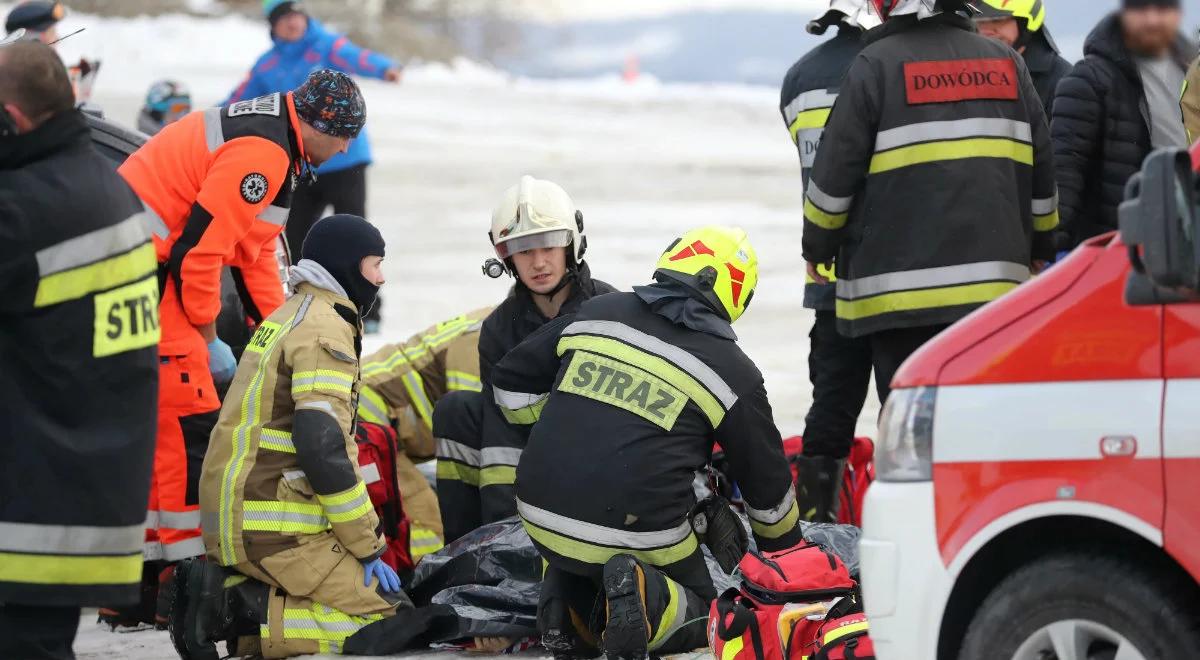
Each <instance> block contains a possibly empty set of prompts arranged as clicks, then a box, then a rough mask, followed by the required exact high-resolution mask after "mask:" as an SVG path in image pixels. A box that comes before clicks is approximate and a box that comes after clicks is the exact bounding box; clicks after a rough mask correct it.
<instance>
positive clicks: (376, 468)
mask: <svg viewBox="0 0 1200 660" xmlns="http://www.w3.org/2000/svg"><path fill="white" fill-rule="evenodd" d="M354 439H355V441H356V442H357V443H358V468H359V471H360V472H362V476H363V480H364V481H366V482H367V494H368V495H370V496H371V504H373V505H375V513H376V514H378V516H379V523H380V525H381V526H382V527H383V539H384V540H385V541H387V548H386V549H385V550H384V552H383V556H382V557H381V559H383V561H385V562H386V563H387V564H388V565H389V566H391V567H392V568H393V569H395V570H396V571H397V572H400V571H411V570H412V569H413V566H414V562H413V559H412V552H411V551H410V546H409V524H410V523H409V520H408V516H406V515H404V503H403V502H401V501H400V499H401V498H400V485H399V483H398V482H397V480H396V431H395V429H393V428H392V427H390V426H383V425H382V424H371V423H369V422H359V423H358V426H357V427H355V429H354Z"/></svg>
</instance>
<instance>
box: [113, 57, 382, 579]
mask: <svg viewBox="0 0 1200 660" xmlns="http://www.w3.org/2000/svg"><path fill="white" fill-rule="evenodd" d="M366 118H367V117H366V106H365V104H364V102H363V98H362V94H361V93H360V92H359V89H358V87H357V85H355V83H354V82H353V81H352V80H351V79H350V78H349V77H348V76H346V75H345V74H342V73H339V72H335V71H331V70H322V71H317V72H314V73H313V74H312V75H311V76H309V78H308V80H307V81H305V83H304V84H303V85H301V86H300V87H299V88H297V89H296V90H295V91H293V92H289V93H286V94H279V93H277V94H269V95H267V96H261V97H259V98H256V99H250V100H247V101H241V102H238V103H234V104H232V105H229V106H226V107H219V108H211V109H209V110H205V111H202V112H195V113H192V114H190V115H188V116H187V117H185V118H183V119H181V120H179V121H177V122H175V123H174V124H171V125H169V126H167V127H166V128H164V129H163V130H162V132H160V133H159V134H157V135H155V136H154V137H152V138H151V139H150V141H148V142H147V143H146V144H145V146H143V147H142V148H141V149H139V150H138V151H137V152H136V153H134V154H133V155H132V156H130V157H129V160H127V161H126V162H125V164H124V165H123V166H122V167H121V168H120V170H119V171H120V173H121V175H122V176H124V177H125V180H126V181H128V182H129V185H130V186H131V187H133V189H134V191H135V192H137V194H138V196H139V197H141V198H142V201H143V202H144V203H145V204H146V207H147V210H148V212H149V215H150V216H151V223H152V225H153V226H152V231H153V233H154V248H155V252H156V254H157V257H158V268H159V281H160V284H161V286H160V289H161V291H162V300H161V302H160V303H159V314H160V319H161V325H162V342H161V344H160V346H159V377H160V385H159V402H158V406H159V418H158V443H157V450H156V454H155V460H154V480H153V483H152V487H151V495H150V507H149V508H150V511H149V516H148V521H147V527H148V528H149V530H150V534H148V535H147V538H153V537H154V536H155V535H154V532H155V531H157V540H156V541H149V542H148V543H147V545H146V549H145V559H146V561H153V560H157V559H163V560H166V561H168V562H174V561H178V560H181V559H184V558H187V557H194V556H199V555H203V554H204V542H203V540H202V539H201V536H200V508H199V496H198V491H199V477H200V466H201V463H202V462H203V460H204V453H205V450H206V449H207V447H208V436H209V433H210V432H211V431H212V428H213V426H214V424H215V423H216V420H217V413H218V410H219V408H220V406H221V402H220V401H219V399H218V396H217V391H216V384H217V383H221V384H225V383H226V382H227V381H229V380H230V379H232V377H233V374H234V370H235V368H236V366H237V364H236V361H235V360H234V357H233V353H232V351H231V350H230V348H229V346H228V345H227V344H225V343H224V342H222V341H221V340H220V339H218V338H217V334H216V325H215V321H216V319H217V316H218V314H219V313H220V311H221V301H220V289H221V269H222V268H223V267H224V266H230V267H232V268H233V269H234V272H235V274H236V278H237V279H238V280H239V289H240V290H242V291H244V292H246V293H248V294H249V295H248V296H247V295H243V296H242V297H243V300H244V302H246V303H247V305H246V307H247V311H248V312H249V315H250V316H251V318H253V319H255V320H258V321H261V320H262V318H263V317H265V316H267V315H269V314H270V313H271V312H273V311H274V310H275V308H276V307H279V306H280V305H281V304H283V284H282V282H280V279H279V269H278V265H277V263H276V261H275V243H276V239H277V237H278V236H279V234H280V232H282V231H283V226H284V222H285V220H286V219H287V217H288V209H289V207H290V205H291V198H292V192H293V191H294V190H295V189H296V185H297V184H298V182H299V181H300V179H301V178H302V177H304V176H309V172H310V171H311V170H312V169H313V168H315V167H317V166H319V165H320V164H321V163H323V162H325V161H326V160H328V159H329V158H331V157H333V156H334V155H335V154H338V153H341V152H344V151H345V150H346V148H347V145H348V144H349V143H350V140H351V139H353V138H354V137H355V136H356V135H358V132H359V131H360V130H361V129H362V126H363V123H364V122H365V121H366Z"/></svg>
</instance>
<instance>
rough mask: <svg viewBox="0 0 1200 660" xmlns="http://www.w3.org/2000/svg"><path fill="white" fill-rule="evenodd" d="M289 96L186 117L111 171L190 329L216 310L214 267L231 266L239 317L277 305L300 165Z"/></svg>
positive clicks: (256, 315)
mask: <svg viewBox="0 0 1200 660" xmlns="http://www.w3.org/2000/svg"><path fill="white" fill-rule="evenodd" d="M304 162H305V160H304V143H303V141H302V138H301V135H300V123H299V120H298V119H297V118H296V108H295V106H294V105H293V103H292V96H291V94H290V93H288V94H286V95H284V94H271V95H268V96H263V97H259V98H256V99H251V100H249V101H240V102H238V103H234V104H232V105H230V106H227V107H219V108H210V109H208V110H204V111H200V112H193V113H192V114H190V115H188V116H186V117H184V118H183V119H181V120H179V121H177V122H175V123H173V124H170V125H168V126H167V127H166V128H164V129H163V130H162V131H161V132H160V133H159V134H158V135H155V136H154V137H152V138H150V140H149V141H148V142H147V143H146V144H145V145H144V146H143V147H142V148H141V149H138V150H137V151H136V152H134V154H133V155H132V156H130V157H129V159H128V160H127V161H125V164H124V165H122V166H121V169H120V172H121V174H122V175H123V176H124V177H125V179H126V181H128V182H129V184H130V185H131V186H132V187H133V189H134V191H136V192H137V193H138V196H140V197H141V198H142V200H143V201H144V202H145V203H146V206H147V207H148V208H149V209H150V210H151V211H153V213H154V216H155V217H154V218H153V231H154V247H155V251H156V253H157V257H158V262H159V263H160V264H162V271H161V275H162V276H163V277H164V280H165V282H166V283H167V284H165V285H166V286H173V287H175V290H176V293H177V294H178V296H179V298H180V300H181V301H182V306H183V311H184V312H185V313H186V315H187V318H188V321H190V322H191V324H192V325H194V326H202V325H206V324H208V323H211V322H213V321H215V320H216V318H217V315H218V314H219V313H220V311H221V299H220V291H221V268H222V266H226V265H227V266H232V267H233V275H234V279H235V281H236V282H237V283H238V287H239V289H241V290H245V291H247V292H248V294H249V295H247V296H243V301H244V302H245V303H246V312H247V314H248V315H249V316H250V317H251V318H252V319H253V320H254V321H256V322H258V321H261V320H262V319H263V318H265V317H266V316H267V315H269V314H270V313H271V312H272V311H274V310H275V308H276V307H278V306H279V305H281V304H282V303H283V284H282V282H281V281H280V277H279V266H278V263H277V261H276V259H275V246H276V240H275V239H276V237H278V236H279V234H280V233H281V232H282V231H283V226H284V223H285V222H286V221H287V217H288V210H289V208H290V207H291V200H292V192H293V191H294V189H295V187H296V185H297V183H298V181H299V175H300V172H301V167H302V165H303V164H304Z"/></svg>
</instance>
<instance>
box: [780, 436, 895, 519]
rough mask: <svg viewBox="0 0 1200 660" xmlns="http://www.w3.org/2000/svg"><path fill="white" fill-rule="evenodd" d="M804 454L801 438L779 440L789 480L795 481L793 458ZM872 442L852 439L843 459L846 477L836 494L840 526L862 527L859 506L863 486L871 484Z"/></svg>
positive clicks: (864, 439) (862, 498) (873, 477)
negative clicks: (838, 500) (788, 470)
mask: <svg viewBox="0 0 1200 660" xmlns="http://www.w3.org/2000/svg"><path fill="white" fill-rule="evenodd" d="M803 451H804V439H803V438H801V437H800V436H798V435H797V436H792V437H790V438H786V439H785V440H784V441H783V453H784V454H786V455H787V458H788V462H789V463H790V464H791V466H792V478H793V479H795V478H797V475H796V471H797V466H796V459H797V458H799V457H800V455H801V453H803ZM874 460H875V443H874V442H871V439H870V438H855V439H854V444H852V445H850V456H849V457H847V459H846V475H845V477H843V480H842V489H841V491H840V494H839V496H838V497H839V498H840V500H841V501H840V503H839V505H838V519H837V521H838V522H839V523H841V524H843V525H854V526H856V527H862V505H863V500H864V499H865V498H866V496H867V487H869V486H870V485H871V482H872V481H875V462H874Z"/></svg>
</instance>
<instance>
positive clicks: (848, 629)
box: [821, 621, 870, 644]
mask: <svg viewBox="0 0 1200 660" xmlns="http://www.w3.org/2000/svg"><path fill="white" fill-rule="evenodd" d="M869 627H870V624H869V623H868V622H866V621H859V622H858V623H852V624H850V625H848V626H842V627H841V628H836V629H834V630H831V631H829V632H828V633H826V634H825V639H823V640H821V643H822V644H829V643H830V642H832V641H834V640H838V639H841V638H843V637H845V636H846V635H853V634H854V633H857V632H865V631H866V630H867V629H868V628H869Z"/></svg>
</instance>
